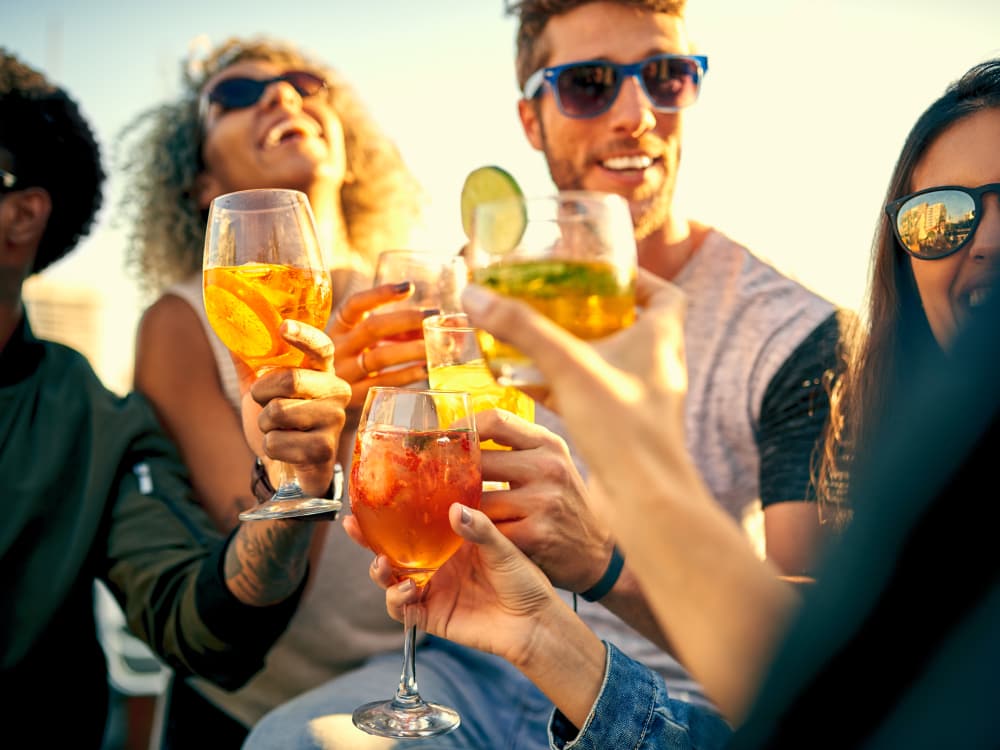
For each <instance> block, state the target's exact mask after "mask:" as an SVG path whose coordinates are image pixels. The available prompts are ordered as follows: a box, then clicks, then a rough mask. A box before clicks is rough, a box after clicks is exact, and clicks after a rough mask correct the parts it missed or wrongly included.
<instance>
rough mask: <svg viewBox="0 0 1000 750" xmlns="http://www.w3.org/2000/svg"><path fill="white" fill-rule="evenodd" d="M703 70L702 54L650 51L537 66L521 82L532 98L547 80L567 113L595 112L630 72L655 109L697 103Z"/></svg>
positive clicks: (668, 109)
mask: <svg viewBox="0 0 1000 750" xmlns="http://www.w3.org/2000/svg"><path fill="white" fill-rule="evenodd" d="M707 72H708V58H707V57H705V56H704V55H667V54H664V55H653V56H652V57H647V58H646V59H645V60H640V61H639V62H636V63H629V64H619V63H613V62H608V61H607V60H586V61H583V62H573V63H567V64H565V65H555V66H553V67H551V68H540V69H538V70H536V71H535V72H534V73H532V74H531V75H530V76H529V77H528V80H527V81H525V83H524V98H525V99H534V98H535V97H536V96H538V94H539V93H540V92H541V90H542V86H543V85H544V84H546V83H548V84H549V87H550V88H551V89H552V93H553V95H554V96H555V99H556V106H557V107H558V108H559V111H560V112H562V113H563V114H564V115H566V117H573V118H578V119H579V118H586V117H597V116H598V115H600V114H603V113H605V112H607V111H608V109H610V108H611V105H612V104H614V103H615V99H617V98H618V92H619V90H620V89H621V86H622V81H624V80H625V79H626V78H629V77H631V76H634V77H635V78H636V79H638V81H639V84H640V85H641V86H642V90H643V91H644V92H645V94H646V96H647V97H649V100H650V102H652V104H653V108H654V109H656V110H657V111H658V112H677V111H678V110H681V109H684V107H688V106H690V105H692V104H694V103H695V101H696V100H697V99H698V91H699V89H700V88H701V79H702V78H703V77H704V76H705V74H706V73H707Z"/></svg>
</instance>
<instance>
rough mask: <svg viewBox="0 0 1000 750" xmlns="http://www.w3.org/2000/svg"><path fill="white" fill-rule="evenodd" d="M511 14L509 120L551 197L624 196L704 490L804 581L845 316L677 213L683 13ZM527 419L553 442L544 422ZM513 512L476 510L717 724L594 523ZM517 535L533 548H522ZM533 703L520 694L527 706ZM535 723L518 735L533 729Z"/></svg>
mask: <svg viewBox="0 0 1000 750" xmlns="http://www.w3.org/2000/svg"><path fill="white" fill-rule="evenodd" d="M507 11H508V13H509V14H511V15H513V16H514V17H515V18H516V19H517V21H518V29H517V57H516V72H517V79H518V83H519V85H520V86H521V91H522V98H521V99H520V100H519V101H518V105H517V106H518V113H519V116H520V119H521V123H522V126H523V128H524V132H525V135H526V137H527V138H528V141H529V142H530V144H531V145H532V146H533V147H534V148H535V149H537V150H539V151H541V152H542V154H543V155H544V156H545V159H546V162H547V164H548V167H549V173H550V176H551V178H552V181H553V183H554V184H555V187H556V188H558V189H559V190H571V189H585V190H599V191H606V192H611V193H616V194H618V195H621V196H622V197H624V198H625V199H626V200H627V201H628V202H629V206H630V208H631V212H632V219H633V223H634V225H635V237H636V241H637V246H638V251H639V264H640V265H641V266H642V267H643V268H645V269H647V270H649V271H652V272H653V273H655V274H656V275H658V276H660V277H662V278H664V279H668V280H670V281H672V282H673V283H674V284H676V285H677V286H678V287H680V288H681V290H683V292H684V293H685V296H686V299H687V302H688V305H687V314H686V320H685V329H684V330H685V349H686V357H687V366H688V378H689V391H688V399H687V402H686V406H685V409H686V413H685V425H686V432H687V441H688V448H689V450H690V452H691V454H692V456H693V457H694V459H695V462H696V464H697V465H698V468H699V470H700V472H701V474H702V477H703V479H704V481H705V483H706V484H707V486H708V487H709V489H710V490H711V492H712V495H713V496H714V498H715V499H716V501H717V502H718V503H719V504H720V505H721V506H722V507H723V508H724V509H725V510H726V511H727V512H728V513H729V515H731V516H732V518H733V520H734V523H741V522H742V521H743V520H744V518H745V517H746V515H747V513H748V510H750V509H754V508H756V507H758V504H759V506H762V507H763V513H762V515H763V529H764V537H765V539H764V540H763V541H764V547H765V551H766V555H767V557H768V559H769V560H770V561H771V562H773V563H774V565H775V567H776V569H777V571H778V572H780V573H782V574H785V575H788V576H807V575H808V574H809V573H810V572H812V565H813V562H814V558H815V555H816V551H817V549H818V547H819V544H820V541H821V538H822V534H823V530H822V528H821V524H820V518H819V514H818V512H817V507H816V503H815V492H814V490H813V489H812V487H811V485H810V478H811V470H810V466H811V459H812V455H813V451H814V448H815V446H816V445H817V443H818V442H819V441H820V439H821V437H822V432H823V429H824V426H825V422H826V417H827V414H828V410H829V404H828V397H827V393H826V391H825V386H824V383H825V380H824V373H827V372H829V371H831V370H834V369H835V366H836V352H837V342H838V340H839V334H840V326H841V320H842V318H841V316H840V314H839V313H838V311H837V310H836V309H835V306H834V305H833V304H832V303H831V302H829V301H827V300H825V299H822V298H821V297H819V296H818V295H816V294H814V293H813V292H811V291H810V290H808V289H806V288H805V287H803V286H802V285H800V284H799V283H797V282H795V281H794V280H792V279H789V278H787V277H786V276H784V275H782V274H781V273H780V272H779V271H777V270H776V269H775V268H773V267H771V266H770V265H768V264H767V263H765V262H763V261H762V260H761V259H759V258H757V257H756V256H754V255H753V254H752V253H751V252H750V251H749V250H748V249H747V248H745V247H743V246H742V245H740V244H738V243H737V242H735V241H733V240H732V239H730V238H728V237H727V236H726V235H724V234H723V233H722V232H720V231H718V230H717V229H715V228H713V227H711V226H709V225H707V224H703V223H700V222H696V221H692V220H689V219H687V218H686V217H684V216H681V215H679V214H678V213H677V212H675V211H674V208H673V203H674V190H675V186H676V180H677V174H678V170H679V166H680V154H681V136H682V130H683V127H682V126H683V118H684V110H685V109H686V108H687V107H689V106H691V105H693V104H694V103H695V102H696V101H697V99H698V95H699V93H700V89H701V86H702V83H703V82H704V80H705V77H706V75H707V72H708V70H709V60H708V57H707V56H705V55H701V54H697V53H696V51H695V49H694V47H693V45H692V43H691V40H690V38H689V36H688V31H687V26H686V22H685V18H684V12H685V2H684V0H522V1H521V2H508V3H507ZM764 208H765V207H763V206H762V209H764ZM608 418H613V416H609V417H608ZM538 421H539V422H540V423H542V424H546V426H549V427H551V428H553V429H555V430H556V431H558V432H560V433H563V434H565V433H564V431H563V428H562V425H561V424H560V421H559V419H558V417H555V416H550V415H548V414H547V413H546V412H545V410H543V409H540V410H539V417H538ZM583 468H585V467H583ZM663 469H664V481H670V478H669V476H668V472H669V467H668V466H667V465H664V467H663ZM512 494H513V493H512ZM515 501H516V498H515V497H504V498H502V500H501V499H498V500H497V501H496V502H497V503H498V504H497V507H496V508H494V507H492V503H491V501H490V497H489V496H488V495H487V496H486V497H485V498H484V500H483V510H484V511H485V512H486V513H487V514H488V515H491V516H492V517H494V520H496V521H501V520H503V517H504V515H505V514H506V516H507V517H511V516H515V517H518V518H519V519H521V520H520V522H519V524H520V525H521V527H522V528H521V530H520V531H519V532H518V539H516V540H515V542H516V543H518V544H519V545H520V546H521V547H522V549H523V550H524V551H525V552H526V553H527V554H528V555H529V556H530V557H531V558H532V559H534V560H535V561H536V562H538V563H539V564H540V565H541V567H542V568H543V570H545V572H546V573H547V574H548V575H549V577H550V578H551V579H552V580H554V581H559V582H561V583H563V582H567V581H571V582H573V583H572V585H567V586H566V588H568V589H570V590H571V591H573V592H576V593H583V592H590V591H593V590H594V587H595V583H598V582H599V583H600V585H599V586H598V588H600V589H601V591H602V593H603V596H601V597H599V598H600V601H599V602H595V601H592V600H593V599H594V598H595V597H593V596H585V597H583V599H586V601H583V600H580V601H578V602H576V606H577V607H578V611H579V613H580V615H581V617H583V619H584V620H585V621H586V622H587V623H588V624H589V625H590V626H591V627H592V629H593V630H594V631H595V632H596V633H597V634H598V635H599V636H600V637H601V638H602V639H604V640H605V641H608V642H611V643H614V644H615V646H617V647H618V648H620V649H621V650H622V651H624V652H625V653H627V654H629V655H630V656H632V657H633V658H636V659H637V660H639V661H641V662H643V663H645V664H647V665H648V666H650V667H652V668H654V669H655V670H656V671H658V672H659V673H660V674H661V675H663V677H664V679H665V681H666V684H667V687H668V689H669V691H670V694H671V697H672V698H674V699H677V700H680V701H684V702H687V703H689V704H690V705H691V706H692V709H693V710H692V713H691V714H690V716H692V717H693V716H697V715H698V714H699V713H701V714H704V713H705V712H708V713H714V712H715V707H714V706H713V704H712V702H711V696H706V695H705V694H704V692H703V690H702V688H701V686H700V685H699V684H697V683H696V682H695V681H694V680H693V679H692V678H691V677H690V676H689V675H688V674H687V673H686V671H685V670H684V669H683V668H682V667H681V666H680V664H679V663H678V662H677V661H676V660H675V659H674V658H673V657H672V656H671V655H670V654H669V653H668V649H667V646H668V644H667V643H666V640H665V638H664V636H663V635H662V634H661V633H659V632H658V630H657V629H656V627H655V626H654V625H653V624H652V618H650V617H649V616H648V612H647V610H646V606H645V602H644V600H643V597H642V594H641V592H640V591H639V589H638V585H637V584H636V581H635V578H634V577H633V575H632V573H631V572H630V570H629V563H628V561H627V560H626V561H625V564H624V566H623V567H622V566H621V565H620V561H619V559H618V555H616V554H615V551H614V549H613V540H612V539H610V538H608V533H607V531H606V530H605V529H603V528H602V527H601V525H600V523H599V521H598V520H597V519H595V518H593V517H592V515H591V514H590V512H589V510H588V509H587V508H586V507H583V506H579V505H577V506H576V507H570V506H572V505H573V502H574V501H573V500H572V499H571V498H569V497H567V498H566V499H565V504H566V506H567V507H565V508H562V509H561V511H560V515H561V517H572V518H576V519H587V520H586V522H583V521H581V522H578V523H576V524H574V525H573V526H572V527H569V526H568V525H567V524H557V523H554V522H553V518H552V517H548V516H546V513H548V512H550V511H547V510H546V509H547V508H548V509H551V508H552V504H551V503H539V502H535V503H533V502H532V499H531V498H530V497H528V496H527V495H522V496H520V503H521V504H517V503H516V502H515ZM501 502H502V503H503V507H502V508H501V507H500V505H499V503H501ZM512 504H517V507H515V508H512V507H511V506H512ZM528 525H530V526H533V528H534V529H535V531H536V532H537V533H534V534H531V533H527V532H526V531H525V529H524V527H525V526H528ZM498 526H499V527H500V528H501V529H502V528H503V524H498ZM594 537H597V538H608V539H607V543H606V544H605V545H604V549H603V552H602V554H600V555H588V554H587V553H586V551H587V550H592V549H593V548H594V545H592V544H588V543H587V541H588V540H589V539H592V538H594ZM526 539H527V540H530V541H529V542H525V540H526ZM748 543H751V540H750V539H749V538H748ZM588 558H589V559H588ZM609 560H610V562H609ZM607 571H611V572H612V573H614V572H618V576H617V578H616V577H615V576H614V575H611V576H608V575H607ZM626 622H627V623H628V624H626ZM512 679H513V678H512ZM494 687H496V686H494ZM509 690H510V688H509V687H507V688H505V690H504V692H505V693H506V692H508V691H509ZM531 691H533V688H532V687H531V686H528V685H526V686H525V687H524V689H523V691H522V693H523V694H524V695H530V694H531ZM530 704H532V702H531V701H528V700H527V699H526V700H525V705H530ZM534 705H537V702H534ZM529 713H530V712H529V711H528V710H526V712H525V716H524V721H525V722H526V723H527V724H531V725H537V724H538V723H539V721H540V719H539V717H538V716H536V715H529ZM625 713H626V712H625V711H624V710H623V712H622V715H625ZM690 720H691V721H694V720H695V719H693V718H692V719H690ZM550 729H551V727H550ZM538 734H540V735H541V736H540V737H539V738H537V739H538V743H539V746H545V745H544V743H545V740H546V737H545V736H544V732H542V731H539V732H538ZM564 736H565V734H564ZM517 746H518V747H521V746H522V745H517ZM525 746H528V745H525Z"/></svg>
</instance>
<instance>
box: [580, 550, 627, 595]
mask: <svg viewBox="0 0 1000 750" xmlns="http://www.w3.org/2000/svg"><path fill="white" fill-rule="evenodd" d="M624 566H625V558H624V557H622V553H621V551H619V549H618V545H617V544H616V545H615V546H614V547H612V548H611V560H610V561H609V562H608V568H607V570H605V571H604V575H602V576H601V580H599V581H598V582H597V583H595V584H594V585H593V586H591V587H590V588H589V589H587V590H586V591H584V592H582V593H581V594H580V596H582V597H583V598H584V599H586V600H587V601H588V602H596V601H599V600H600V599H603V598H604V597H605V596H607V594H608V592H609V591H611V589H612V588H614V585H615V583H617V582H618V576H620V575H621V574H622V568H623V567H624Z"/></svg>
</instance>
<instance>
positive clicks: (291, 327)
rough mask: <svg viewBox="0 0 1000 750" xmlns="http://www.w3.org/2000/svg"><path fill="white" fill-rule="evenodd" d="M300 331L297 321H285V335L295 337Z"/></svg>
mask: <svg viewBox="0 0 1000 750" xmlns="http://www.w3.org/2000/svg"><path fill="white" fill-rule="evenodd" d="M300 329H301V328H300V326H299V324H298V322H297V321H294V320H286V321H285V333H287V334H289V335H290V336H297V335H298V333H299V330H300Z"/></svg>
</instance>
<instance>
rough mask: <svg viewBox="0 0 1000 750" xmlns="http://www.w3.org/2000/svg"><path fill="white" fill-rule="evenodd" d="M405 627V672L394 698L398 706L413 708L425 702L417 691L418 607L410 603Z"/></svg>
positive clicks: (404, 614)
mask: <svg viewBox="0 0 1000 750" xmlns="http://www.w3.org/2000/svg"><path fill="white" fill-rule="evenodd" d="M403 628H404V629H405V632H406V637H405V638H404V640H403V673H402V674H401V675H400V676H399V687H398V688H396V695H395V697H394V698H393V699H392V702H393V705H394V706H395V707H397V708H403V709H408V708H413V707H414V706H418V705H420V704H422V703H423V700H422V699H421V697H420V693H419V692H417V659H416V650H417V625H416V608H415V607H414V605H412V604H408V605H406V606H405V607H404V608H403Z"/></svg>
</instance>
